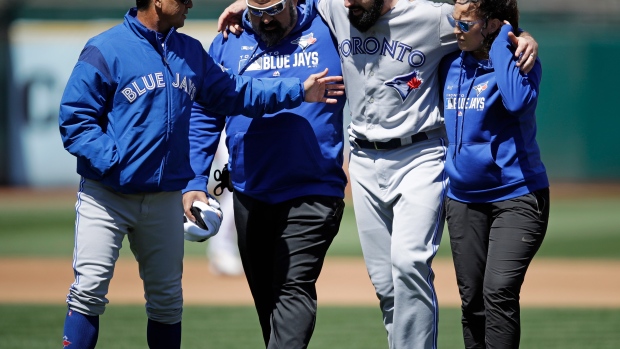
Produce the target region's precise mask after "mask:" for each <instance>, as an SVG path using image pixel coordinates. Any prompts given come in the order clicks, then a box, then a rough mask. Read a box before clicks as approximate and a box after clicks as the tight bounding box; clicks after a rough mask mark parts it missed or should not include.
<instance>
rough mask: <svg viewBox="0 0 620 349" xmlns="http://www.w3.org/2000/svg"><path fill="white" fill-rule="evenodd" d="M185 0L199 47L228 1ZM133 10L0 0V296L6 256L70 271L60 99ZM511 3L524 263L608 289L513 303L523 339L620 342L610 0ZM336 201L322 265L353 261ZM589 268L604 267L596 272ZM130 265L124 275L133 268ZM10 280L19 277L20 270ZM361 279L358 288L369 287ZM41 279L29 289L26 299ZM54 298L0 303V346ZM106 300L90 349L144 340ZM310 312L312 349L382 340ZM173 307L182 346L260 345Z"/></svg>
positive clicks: (131, 320) (614, 6)
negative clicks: (533, 208)
mask: <svg viewBox="0 0 620 349" xmlns="http://www.w3.org/2000/svg"><path fill="white" fill-rule="evenodd" d="M444 2H449V1H444ZM193 3H194V7H193V9H191V10H190V14H189V16H188V17H189V19H188V20H187V22H186V26H185V27H184V28H182V29H181V31H182V32H185V33H187V34H189V35H191V36H193V37H195V38H197V39H199V40H200V41H201V42H202V43H203V45H204V46H205V48H208V46H209V44H210V42H211V40H212V39H213V38H214V36H215V35H216V34H217V33H216V25H215V20H216V19H217V17H218V16H219V14H220V13H221V11H222V10H223V9H224V8H225V7H226V6H227V5H228V4H229V3H230V0H195V1H193ZM134 5H135V1H134V0H107V1H92V0H22V1H17V0H0V291H2V290H4V291H6V290H8V289H16V290H17V291H16V293H20V292H21V293H23V292H25V291H26V290H24V289H23V288H22V287H24V286H23V285H21V282H20V281H19V280H16V279H15V277H13V276H12V275H13V274H7V269H8V268H11V267H10V266H11V265H16V264H11V263H14V262H12V261H14V260H17V261H18V263H19V264H27V263H26V260H28V259H33V260H35V261H36V263H38V265H40V263H52V261H55V260H60V261H61V263H64V264H63V265H65V269H66V270H65V271H66V273H65V274H63V275H62V278H63V280H64V279H66V278H67V276H68V277H69V279H70V277H71V275H70V274H71V269H70V257H71V252H72V248H73V219H74V210H73V204H74V202H75V190H76V189H77V183H78V180H79V178H78V176H77V175H76V174H75V159H74V158H73V157H72V156H71V155H69V154H68V153H67V152H66V151H65V150H64V149H63V147H62V143H61V141H60V136H59V134H58V124H57V116H58V107H59V101H60V97H61V95H62V93H63V90H64V86H65V83H66V81H67V79H68V77H69V74H70V73H71V70H72V69H73V66H74V65H75V63H76V61H77V58H78V56H79V54H80V52H81V50H82V48H83V46H84V44H85V43H86V41H87V40H88V39H89V38H90V37H92V36H94V35H96V34H98V33H100V32H102V31H104V30H106V29H108V28H109V27H111V26H113V25H115V24H118V23H120V22H121V21H122V18H123V16H124V14H125V13H126V11H127V9H128V8H129V7H131V6H134ZM519 7H520V10H521V21H520V26H521V27H522V28H523V29H525V30H527V31H529V32H530V33H532V35H533V36H534V37H535V38H536V40H537V41H538V43H539V45H540V50H539V57H540V59H541V61H542V64H543V81H542V85H541V95H540V100H539V104H538V109H537V122H538V137H537V140H538V142H539V145H540V147H541V151H542V158H543V161H544V163H545V165H546V167H547V170H548V174H549V177H550V179H551V182H552V185H551V195H552V199H553V201H552V205H551V222H550V226H549V231H548V233H547V237H546V239H545V242H544V244H543V246H542V248H541V250H540V252H539V254H538V255H537V257H536V258H535V263H534V266H536V262H538V261H540V263H541V266H542V263H547V264H545V265H550V264H553V263H556V264H554V265H559V267H560V268H563V269H562V270H563V272H564V273H565V272H566V271H567V270H568V274H562V272H560V271H558V272H551V273H550V274H549V277H550V278H552V277H554V276H558V275H566V277H565V281H568V282H569V283H572V284H573V285H574V287H567V290H568V289H569V288H577V289H579V290H582V291H579V292H582V293H581V295H580V297H578V298H580V299H581V300H588V299H590V300H591V299H594V298H598V299H599V300H600V299H601V296H600V295H601V293H600V292H599V291H606V292H607V294H611V298H609V299H610V301H609V302H607V303H605V302H599V303H598V305H596V306H587V305H585V306H584V304H583V303H581V302H580V299H577V298H576V299H575V300H574V302H568V303H570V304H567V305H566V306H565V307H557V306H553V307H546V306H545V305H544V304H539V305H537V306H528V307H526V309H524V312H523V318H524V328H523V339H522V347H523V348H545V349H549V348H562V349H567V348H575V349H578V348H579V349H581V348H595V349H605V348H610V349H611V348H620V331H618V329H619V328H620V291H618V288H617V287H619V286H618V285H620V155H618V154H620V141H619V140H618V139H619V138H618V135H617V134H618V133H619V132H620V111H619V110H620V108H619V106H620V97H618V96H617V95H618V93H617V91H618V90H617V86H616V84H617V81H619V80H620V66H619V65H618V64H617V60H618V59H619V57H620V0H588V1H583V0H579V1H578V0H520V1H519ZM347 200H348V201H347V208H346V212H345V217H344V219H343V223H342V226H341V231H340V233H339V234H338V236H337V237H336V239H335V240H334V243H333V245H332V247H331V248H330V250H329V253H328V256H329V257H330V258H331V260H332V261H333V260H335V259H339V258H340V259H342V258H344V259H352V260H356V261H360V263H362V264H359V268H363V262H361V250H360V247H359V242H358V239H357V231H356V228H355V217H354V214H353V210H352V205H351V203H350V198H347ZM444 234H445V235H444V239H443V242H442V245H441V247H440V250H439V254H438V258H437V259H436V263H437V264H438V265H442V263H448V264H445V265H447V266H448V267H449V263H450V247H449V243H447V241H448V238H447V232H445V233H444ZM186 247H187V252H186V255H187V257H188V260H191V259H192V258H195V259H198V258H202V259H204V258H205V247H204V245H202V244H195V243H192V244H186ZM34 258H36V259H34ZM121 259H125V260H129V261H131V257H130V252H129V249H127V248H126V249H124V250H123V255H122V256H121ZM9 261H11V262H10V263H9ZM36 265H37V264H35V265H34V266H33V267H32V268H33V269H32V270H36V268H37V266H36ZM326 265H330V260H328V261H327V262H326ZM579 266H581V268H578V267H579ZM601 266H605V267H606V268H607V269H606V270H608V271H610V272H608V273H607V274H606V275H605V276H602V277H601V276H595V275H600V273H599V274H596V273H594V272H595V271H600V270H601V269H602V268H601ZM131 268H132V269H131V271H132V273H133V274H135V275H133V276H134V277H135V278H136V279H137V268H136V266H135V263H133V264H131ZM584 268H585V269H584ZM588 268H590V269H588ZM558 270H560V269H558ZM571 271H573V273H571ZM588 271H591V273H588ZM363 273H364V271H363V270H362V274H363ZM7 275H11V276H10V277H9V276H7ZM528 275H529V274H528ZM322 276H323V275H322ZM364 276H365V275H364ZM20 277H23V278H24V280H26V279H28V278H29V277H30V275H28V274H27V273H24V275H20ZM52 277H53V276H52ZM593 278H597V279H596V280H593ZM209 282H213V283H215V281H214V280H213V279H209ZM365 282H366V283H367V285H366V286H369V287H370V281H368V280H366V281H365ZM118 283H120V281H118ZM113 284H114V282H113ZM218 285H219V284H218ZM234 285H237V286H234ZM239 285H240V286H239ZM527 285H528V283H527V278H526V285H525V286H527ZM579 285H580V287H577V286H579ZM68 286H69V282H67V284H66V287H68ZM233 286H234V287H247V286H245V283H244V280H243V279H241V282H240V283H237V284H228V285H227V286H226V287H233ZM581 286H583V287H581ZM588 286H589V287H588ZM45 287H46V286H45V285H44V284H42V285H39V286H37V287H35V288H37V289H36V290H35V291H34V294H35V296H34V297H35V298H36V292H39V293H40V292H45ZM66 287H65V286H63V290H62V292H65V290H66ZM136 287H138V288H139V284H138V285H137V286H136ZM30 291H32V290H30ZM0 293H1V292H0ZM63 296H64V293H63V294H62V295H61V296H59V297H57V302H53V303H54V304H51V305H50V304H47V303H49V302H47V303H46V302H34V303H33V304H30V303H28V304H26V303H19V302H18V303H17V304H14V303H13V302H7V301H6V300H3V299H0V348H44V347H53V346H54V345H56V346H58V345H57V344H58V343H59V340H58V337H59V335H60V333H61V330H62V322H63V320H64V314H63V311H62V309H63V306H64V302H63V300H64V299H63ZM370 296H371V297H374V295H372V294H371V295H370ZM559 296H560V295H558V297H559ZM115 304H117V303H115V302H114V301H113V302H112V305H111V306H110V308H111V309H113V310H112V311H109V315H106V320H105V321H106V322H105V323H106V324H107V325H106V326H108V329H107V330H105V331H102V337H101V339H100V346H99V347H100V348H115V349H118V348H141V347H144V331H143V328H142V327H143V326H142V325H143V322H144V311H143V309H141V306H140V305H139V304H138V305H135V306H127V305H120V306H119V305H115ZM440 304H442V303H441V300H440ZM446 304H447V303H446ZM319 309H320V311H319V319H318V322H317V329H316V332H315V335H314V337H313V340H312V342H311V343H312V346H313V347H314V348H319V349H323V348H339V349H345V348H352V349H353V348H355V349H365V348H368V349H375V348H384V347H386V345H385V332H384V330H383V328H382V326H381V322H380V317H381V314H380V313H379V310H378V307H377V306H376V305H374V304H371V305H367V306H359V307H351V306H347V307H339V306H332V305H329V306H321V305H320V306H319ZM106 314H108V313H106ZM185 314H186V315H185V316H186V317H185V318H184V326H185V325H186V323H187V327H184V339H183V342H184V347H186V348H204V347H207V348H227V349H228V348H258V347H260V342H261V339H260V331H259V327H258V322H257V319H256V316H255V313H254V310H253V308H252V307H251V306H217V305H216V306H213V305H209V306H191V307H187V309H186V313H185ZM440 316H441V319H442V320H441V321H440V341H439V343H440V348H442V349H443V348H458V347H462V344H461V343H462V340H461V339H460V319H459V309H458V307H456V306H453V305H450V306H443V307H442V310H441V315H440ZM351 319H355V321H350V320H351ZM136 323H137V324H138V325H135V324H136ZM136 326H137V330H136V328H135V327H136ZM205 329H206V330H205ZM239 333H244V335H243V336H239ZM205 337H206V338H205Z"/></svg>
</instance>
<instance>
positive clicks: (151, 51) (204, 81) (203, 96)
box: [59, 8, 304, 193]
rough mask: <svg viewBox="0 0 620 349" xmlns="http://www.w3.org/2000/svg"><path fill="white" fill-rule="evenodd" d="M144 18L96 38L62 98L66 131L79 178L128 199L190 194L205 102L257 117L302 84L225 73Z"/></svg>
mask: <svg viewBox="0 0 620 349" xmlns="http://www.w3.org/2000/svg"><path fill="white" fill-rule="evenodd" d="M136 16H137V10H136V9H135V8H133V9H131V10H129V12H128V13H127V14H126V15H125V20H124V23H122V24H119V25H117V26H115V27H113V28H111V29H109V30H107V31H106V32H103V33H101V34H99V35H98V36H95V37H94V38H92V39H90V40H89V41H88V42H87V43H86V46H85V47H84V49H83V51H82V53H81V54H80V57H79V59H78V62H77V64H76V65H75V68H74V70H73V72H72V74H71V77H70V78H69V81H68V83H67V86H66V88H65V91H64V95H63V96H62V100H61V105H60V114H59V125H60V133H61V137H62V141H63V143H64V147H65V149H67V151H69V153H71V154H73V155H75V156H76V157H77V172H78V173H79V174H80V175H81V176H83V177H85V178H89V179H92V180H96V181H100V182H101V183H102V184H104V185H106V186H109V187H110V188H112V189H114V190H116V191H119V192H122V193H139V192H158V191H176V190H182V189H183V188H185V186H186V185H187V182H188V181H189V180H190V179H192V178H194V176H195V174H194V172H193V171H192V168H191V166H190V164H189V141H188V133H189V118H190V115H191V109H192V104H193V102H194V101H196V102H199V103H201V104H203V105H204V106H206V107H207V108H209V109H211V110H213V111H216V112H218V113H222V114H235V113H242V112H243V113H245V114H246V115H249V116H252V117H259V116H261V115H262V114H263V113H264V112H274V111H277V110H280V109H281V108H286V107H295V106H298V105H299V104H301V102H302V101H303V99H304V90H303V83H302V81H301V80H300V79H278V80H276V79H267V80H252V79H249V78H247V77H238V76H233V75H230V74H228V73H227V72H224V71H223V70H222V69H221V67H220V66H219V65H217V64H216V63H215V62H214V61H213V59H212V58H211V57H210V56H209V55H208V54H207V53H206V52H205V50H204V49H203V47H202V45H201V44H200V42H199V41H197V40H195V39H193V38H191V37H189V36H187V35H184V34H181V33H178V32H177V31H176V30H175V29H174V28H172V29H171V30H170V31H169V33H168V34H167V35H161V34H159V33H157V32H155V31H152V30H150V29H148V28H146V27H145V26H144V25H142V24H141V23H140V22H139V20H138V19H137V18H136Z"/></svg>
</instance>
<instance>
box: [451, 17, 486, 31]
mask: <svg viewBox="0 0 620 349" xmlns="http://www.w3.org/2000/svg"><path fill="white" fill-rule="evenodd" d="M448 21H449V22H450V25H451V26H452V27H453V28H454V27H456V26H457V25H458V26H459V29H460V30H461V31H462V32H463V33H467V32H468V31H469V29H471V27H472V26H473V25H475V24H477V23H482V22H484V19H479V20H477V21H471V22H469V21H461V20H458V19H454V17H452V15H448Z"/></svg>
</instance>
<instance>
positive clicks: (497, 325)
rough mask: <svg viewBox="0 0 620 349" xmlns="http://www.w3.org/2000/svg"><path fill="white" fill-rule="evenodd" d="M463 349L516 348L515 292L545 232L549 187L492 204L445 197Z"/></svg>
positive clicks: (517, 321) (518, 331)
mask: <svg viewBox="0 0 620 349" xmlns="http://www.w3.org/2000/svg"><path fill="white" fill-rule="evenodd" d="M447 211H448V213H447V220H448V230H449V232H450V244H451V246H452V256H453V258H454V267H455V270H456V278H457V283H458V286H459V292H460V294H461V301H462V305H461V308H462V312H463V317H462V323H463V337H464V340H465V348H468V349H472V348H493V349H496V348H503V349H512V348H519V341H520V334H521V326H520V323H521V320H520V307H519V294H520V292H521V285H522V284H523V281H524V279H525V272H526V271H527V268H528V266H529V265H530V262H531V261H532V258H534V255H535V254H536V252H537V251H538V249H539V247H540V245H541V244H542V242H543V239H544V238H545V234H546V232H547V223H548V221H549V189H542V190H538V191H536V192H534V193H531V194H527V195H524V196H520V197H516V198H514V199H510V200H504V201H499V202H490V203H474V204H472V203H470V204H467V203H463V202H459V201H456V200H452V199H448V202H447Z"/></svg>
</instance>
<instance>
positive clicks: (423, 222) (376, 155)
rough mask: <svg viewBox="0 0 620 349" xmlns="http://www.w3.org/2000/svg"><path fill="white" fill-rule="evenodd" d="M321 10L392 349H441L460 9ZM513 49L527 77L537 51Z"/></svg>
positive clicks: (324, 0)
mask: <svg viewBox="0 0 620 349" xmlns="http://www.w3.org/2000/svg"><path fill="white" fill-rule="evenodd" d="M315 1H317V0H315ZM465 1H467V0H465ZM273 2H274V3H275V2H277V0H274V1H273ZM318 2H319V12H320V14H321V16H322V17H323V18H324V19H325V21H326V22H327V24H328V25H329V27H330V29H331V31H332V33H333V34H334V35H335V37H336V39H337V42H338V48H339V52H340V57H341V61H342V68H343V76H344V82H345V89H346V94H347V96H348V101H349V107H350V109H351V124H350V126H349V140H350V143H351V152H350V159H349V173H350V179H351V187H352V194H353V205H354V209H355V216H356V219H357V227H358V233H359V237H360V242H361V245H362V252H363V254H364V259H365V262H366V267H367V269H368V273H369V275H370V279H371V281H372V283H373V285H374V287H375V290H376V293H377V297H378V298H379V302H380V307H381V311H382V312H383V321H384V325H385V328H386V330H387V333H388V342H389V347H390V349H404V348H407V349H410V348H416V349H417V348H425V349H426V348H437V323H438V304H437V296H436V293H435V289H434V286H433V279H434V274H433V270H432V269H431V262H432V260H433V258H434V256H435V254H436V252H437V249H438V247H439V243H440V240H441V235H442V231H443V224H444V207H443V205H444V199H445V193H446V186H447V181H448V180H447V177H446V173H445V172H444V163H445V157H446V147H447V143H446V135H445V130H444V122H443V116H442V113H441V109H440V108H441V107H440V104H441V103H440V101H439V86H438V74H437V69H438V65H439V63H440V61H441V58H442V57H443V56H444V55H446V54H448V53H450V52H453V51H455V50H457V45H456V40H455V37H454V34H453V28H452V26H451V25H450V23H449V21H448V17H447V16H448V15H449V14H451V13H452V9H453V7H452V6H451V5H448V4H440V3H433V2H429V1H425V0H344V4H343V1H342V0H318ZM270 4H271V2H270V3H269V4H265V6H268V5H270ZM243 5H244V3H243V2H242V1H237V2H236V3H234V4H233V5H231V6H230V7H229V8H227V9H226V10H225V11H224V13H223V14H222V16H220V21H219V23H218V25H219V29H220V30H222V29H224V28H226V27H227V28H228V29H230V30H231V32H233V33H235V32H237V31H238V28H239V27H238V26H237V25H236V22H237V20H236V19H235V17H236V16H238V13H239V10H240V8H242V7H243ZM513 43H514V44H515V45H517V50H516V56H520V53H522V57H524V60H523V61H522V62H520V63H519V66H522V67H521V68H522V69H523V70H524V71H529V69H531V68H532V67H533V64H534V61H535V58H536V51H537V45H536V42H535V41H534V40H533V39H532V38H531V37H530V36H525V37H524V36H520V37H519V38H518V39H517V38H516V37H514V38H513ZM530 54H533V55H532V57H531V58H530ZM362 91H363V93H361V92H362Z"/></svg>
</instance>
